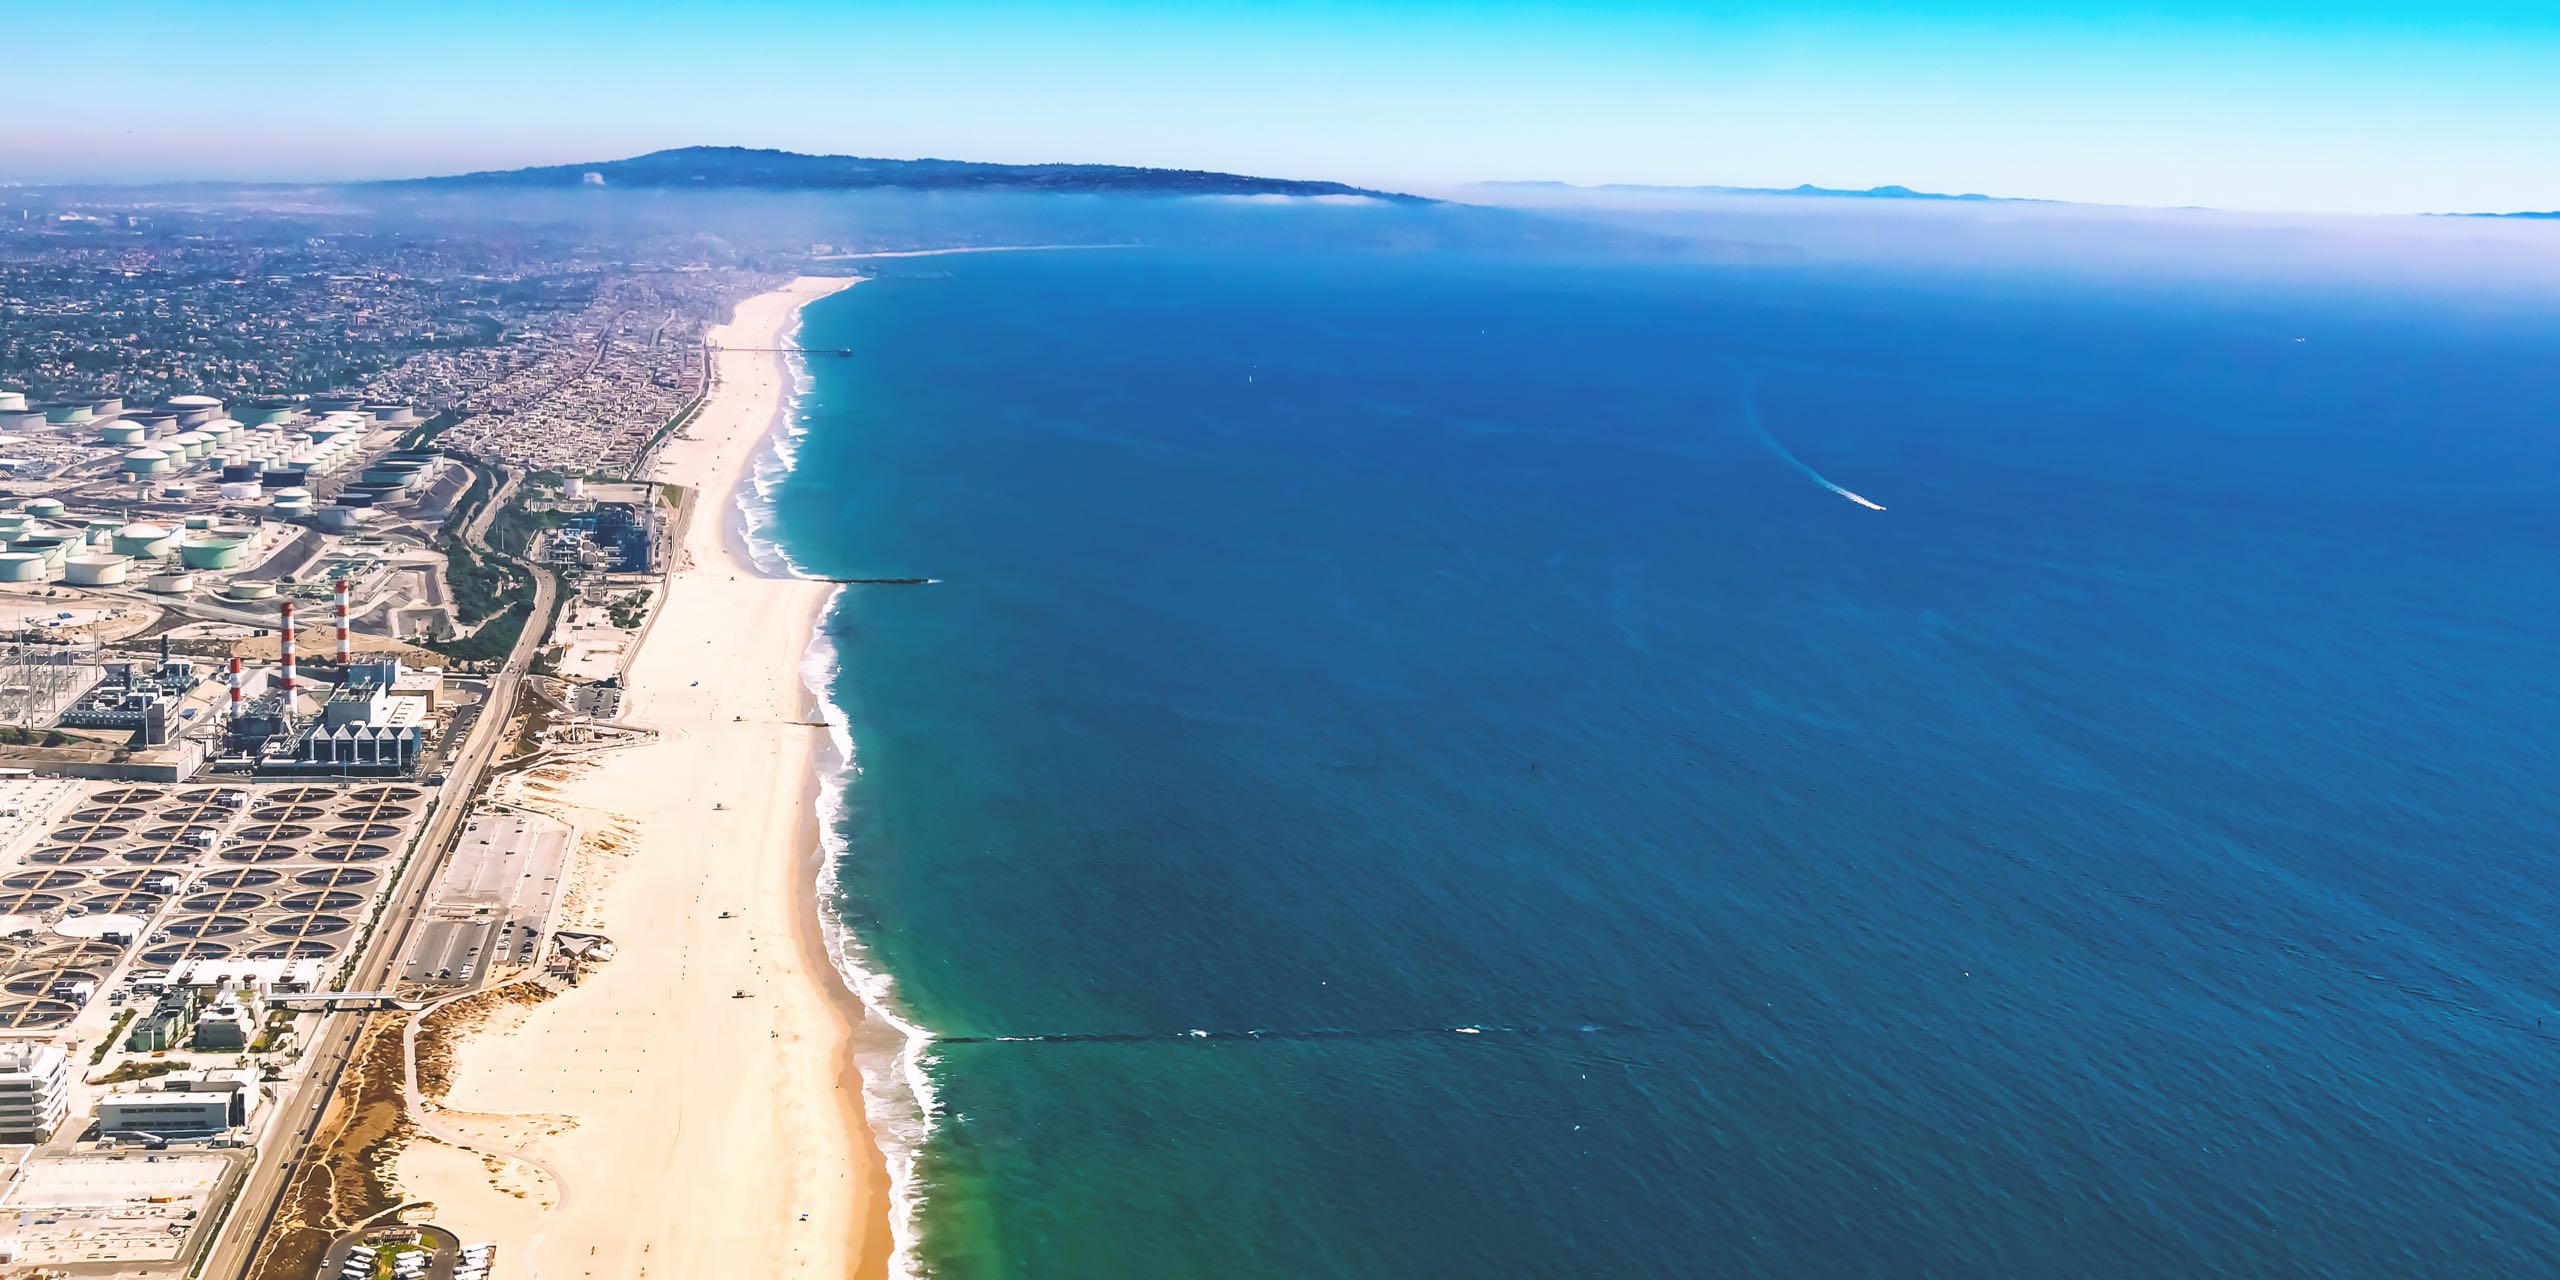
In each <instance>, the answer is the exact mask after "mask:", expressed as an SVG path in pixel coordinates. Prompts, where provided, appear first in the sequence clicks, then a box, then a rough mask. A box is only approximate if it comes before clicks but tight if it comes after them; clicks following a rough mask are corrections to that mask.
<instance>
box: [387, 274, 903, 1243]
mask: <svg viewBox="0 0 2560 1280" xmlns="http://www.w3.org/2000/svg"><path fill="white" fill-rule="evenodd" d="M847 283H848V282H847V281H843V280H819V279H802V280H799V281H795V282H794V283H792V284H791V285H790V286H788V287H786V288H784V289H781V290H777V291H775V292H772V293H768V294H765V295H762V296H760V297H757V298H754V299H752V300H749V301H748V302H746V303H744V304H742V305H741V306H740V307H739V309H738V313H737V315H736V317H735V318H734V319H733V321H732V322H731V323H730V324H729V325H727V326H726V327H724V328H722V329H720V330H716V331H714V334H713V341H714V342H716V343H718V344H720V345H721V346H723V347H771V346H774V345H776V343H777V342H778V340H779V339H780V338H781V337H782V335H783V334H784V333H785V332H786V331H787V330H788V329H789V328H790V326H791V324H792V323H793V320H794V317H795V315H796V313H797V312H798V310H799V308H800V307H801V305H802V304H804V303H806V302H808V301H809V300H811V299H812V298H816V297H819V296H822V295H824V294H826V293H828V292H832V291H833V290H835V289H838V288H842V287H844V286H845V285H846V284H847ZM718 361H719V368H718V371H717V378H716V382H715V385H714V388H713V391H712V393H711V395H710V397H709V399H708V401H707V402H706V404H705V406H704V408H703V411H702V412H701V414H700V415H699V416H698V417H697V418H696V419H695V421H694V422H693V423H692V424H691V425H690V427H689V428H688V429H687V431H686V432H685V436H684V438H682V439H679V440H677V441H675V442H674V443H672V444H671V445H670V446H669V447H668V449H667V450H666V452H665V454H664V455H663V457H662V459H661V461H660V463H659V466H658V468H657V478H659V479H661V480H665V481H672V482H676V483H683V484H688V485H692V486H694V487H695V488H696V490H697V492H696V496H695V500H694V505H693V514H692V517H691V519H690V521H689V523H688V524H687V526H686V528H685V531H684V534H683V541H682V545H681V550H680V559H679V561H678V564H677V568H676V572H675V574H674V576H673V577H672V579H671V581H670V584H669V587H668V594H667V598H666V601H665V603H664V606H663V608H662V610H661V612H660V613H659V615H658V617H657V619H656V621H655V623H654V624H653V625H652V627H651V629H650V631H649V633H648V636H647V639H646V641H645V642H644V643H643V644H642V646H641V648H640V651H639V653H638V654H637V656H636V657H635V658H634V659H633V662H632V665H631V667H630V671H629V680H630V685H631V689H630V693H629V695H628V700H627V702H626V708H625V714H624V719H626V720H628V721H634V722H637V723H640V724H644V725H647V726H649V727H651V728H654V729H655V730H657V731H658V733H659V735H660V736H659V737H658V739H657V740H656V741H654V742H651V743H648V744H646V745H642V746H638V747H633V748H629V749H624V750H619V751H614V752H608V753H605V754H602V755H600V756H598V757H597V758H596V759H595V761H594V762H593V763H589V764H582V765H576V766H570V767H566V768H546V769H543V770H539V771H536V772H535V773H532V774H528V775H525V776H523V777H519V778H514V779H510V780H508V781H507V782H506V783H505V784H504V785H503V786H502V787H501V788H500V790H499V792H498V795H499V796H500V797H501V798H503V799H506V800H509V801H512V802H514V803H519V804H523V805H525V806H527V807H529V808H537V809H541V810H544V811H546V812H551V813H555V814H557V815H559V816H561V817H563V818H565V819H567V820H568V821H570V822H572V823H575V824H576V825H577V827H578V829H579V836H580V840H579V844H580V849H581V856H580V859H579V862H580V866H579V868H578V869H577V870H576V871H575V872H574V874H573V883H572V887H571V889H570V891H569V893H568V895H567V898H568V901H567V903H566V904H565V905H564V908H563V911H564V915H565V916H566V917H567V918H565V919H563V920H562V921H561V923H562V924H564V925H568V926H571V927H593V928H596V929H600V930H601V931H603V932H605V933H607V934H609V935H610V936H611V937H612V938H613V939H614V940H615V942H616V945H617V948H618V954H617V955H616V956H615V958H614V959H612V960H611V961H610V962H607V963H606V964H604V965H603V966H602V967H601V968H599V969H598V970H596V971H595V972H594V973H593V974H592V975H590V976H589V977H588V978H587V980H586V981H584V982H583V983H582V984H581V985H579V986H577V987H575V988H574V989H571V990H569V991H567V992H565V993H563V994H561V995H559V996H557V997H555V998H552V999H550V1000H548V1001H545V1002H542V1003H540V1004H536V1005H531V1006H528V1007H524V1008H519V1009H508V1010H505V1011H502V1012H501V1013H499V1014H497V1015H495V1016H493V1017H492V1018H491V1019H490V1020H489V1021H488V1022H487V1023H485V1024H484V1025H482V1026H481V1027H480V1028H479V1029H478V1030H477V1031H476V1032H475V1033H473V1034H471V1035H470V1036H468V1037H467V1038H465V1039H463V1040H462V1041H461V1042H460V1044H459V1045H458V1047H457V1048H456V1050H455V1052H454V1056H453V1059H452V1065H451V1073H452V1074H451V1085H450V1088H449V1090H448V1092H447V1093H446V1095H445V1098H444V1106H445V1109H443V1110H440V1111H438V1112H436V1113H434V1114H433V1116H432V1117H431V1118H432V1119H433V1120H435V1121H436V1122H438V1123H439V1124H442V1125H444V1126H446V1127H447V1128H448V1129H449V1130H450V1131H452V1132H454V1133H457V1134H459V1135H461V1136H463V1137H465V1138H467V1139H468V1140H470V1143H471V1145H472V1146H474V1147H476V1148H478V1150H477V1151H464V1150H459V1149H457V1148H456V1147H454V1146H452V1145H448V1144H444V1143H439V1142H434V1141H427V1140H421V1141H418V1142H415V1143H412V1144H411V1145H410V1147H409V1149H408V1150H407V1151H406V1152H405V1153H404V1154H403V1155H402V1156H401V1158H400V1163H399V1167H398V1171H397V1172H398V1178H399V1181H400V1183H401V1185H402V1188H403V1190H404V1191H405V1192H406V1194H408V1195H410V1196H412V1197H416V1198H423V1199H432V1200H434V1201H436V1202H437V1204H438V1213H437V1221H438V1222H440V1223H442V1224H444V1225H446V1226H448V1227H451V1228H452V1229H454V1230H455V1231H458V1232H460V1233H461V1234H462V1235H463V1237H464V1238H465V1239H489V1240H495V1241H496V1242H497V1243H498V1246H499V1250H500V1253H499V1256H500V1258H501V1259H502V1260H503V1259H505V1258H507V1257H509V1256H513V1257H516V1258H519V1259H521V1258H524V1257H525V1256H526V1254H527V1253H528V1251H529V1252H530V1253H531V1255H532V1263H533V1268H532V1271H533V1274H537V1275H540V1276H542V1277H546V1278H547V1280H558V1278H562V1277H575V1276H605V1277H615V1278H617V1280H619V1278H624V1277H646V1276H661V1277H679V1276H826V1277H844V1276H862V1277H873V1276H884V1275H886V1273H887V1271H888V1259H889V1252H890V1247H891V1241H890V1233H889V1221H888V1205H887V1196H886V1182H887V1178H886V1172H885V1168H884V1165H883V1161H882V1157H881V1155H880V1152H879V1150H878V1148H877V1147H876V1145H875V1144H874V1143H873V1141H872V1137H871V1133H870V1131H869V1129H868V1127H867V1125H866V1123H865V1120H864V1116H863V1109H862V1090H861V1086H860V1082H859V1080H858V1078H857V1076H856V1073H855V1069H854V1065H853V1064H854V1057H853V1052H852V1037H853V1036H854V1035H855V1034H856V1031H855V1028H856V1026H857V1025H858V1022H859V1019H860V1017H861V1012H862V1011H861V1006H860V1004H859V1002H858V1001H857V1000H855V998H854V997H853V996H852V995H851V994H850V993H849V992H847V991H846V990H845V988H844V986H843V983H842V982H841V981H840V980H839V978H838V977H837V974H836V972H835V970H834V967H833V965H832V964H831V962H830V961H829V959H828V956H827V953H826V947H825V941H824V938H823V935H822V934H821V932H820V927H819V922H818V914H817V913H818V910H819V905H818V902H817V900H816V890H815V888H814V885H815V881H816V877H817V875H818V871H819V867H818V860H819V857H820V855H819V843H818V832H817V827H816V819H815V796H816V790H815V788H816V781H817V779H816V767H817V765H818V763H819V757H820V753H821V752H823V751H825V750H826V749H827V737H826V731H825V729H824V728H823V727H821V726H820V725H819V724H818V723H817V721H818V717H817V715H816V714H814V712H813V710H812V707H811V701H810V698H809V695H808V693H807V692H806V690H805V689H804V688H803V687H802V684H801V663H802V660H803V658H804V655H805V653H806V650H807V647H808V644H809V639H810V636H811V632H812V628H813V627H814V626H815V624H816V622H817V619H818V616H819V613H820V610H821V609H822V608H823V607H824V605H825V603H826V600H827V597H828V594H829V592H830V590H831V588H830V587H828V586H827V585H826V584H823V583H816V582H802V581H793V580H783V579H776V578H771V577H766V576H764V575H762V574H761V573H759V572H758V571H757V570H756V569H755V568H754V567H753V566H752V565H751V564H749V563H746V561H745V559H744V556H743V554H742V551H741V549H740V548H739V547H738V546H737V545H736V542H737V540H736V538H735V537H734V536H733V533H732V526H733V524H734V523H735V519H736V517H735V514H734V513H735V510H736V507H735V493H736V490H737V487H738V486H739V484H741V483H742V482H743V481H745V480H746V479H747V478H748V477H749V476H750V475H751V469H752V467H753V464H754V461H755V459H756V458H757V456H758V455H759V454H761V453H762V451H763V450H764V449H765V447H766V445H767V443H768V441H769V438H770V436H771V434H772V432H773V430H774V428H775V426H776V423H777V421H778V417H779V415H780V413H781V409H782V404H783V401H784V397H785V396H786V394H787V393H788V391H789V388H790V381H789V377H790V375H789V373H788V371H787V370H786V369H785V368H784V367H783V364H782V358H781V357H780V356H778V355H776V354H774V353H772V352H769V351H732V352H724V353H723V354H722V355H720V356H719V357H718ZM491 1152H508V1153H514V1154H518V1155H521V1156H523V1157H525V1158H526V1159H523V1160H500V1159H492V1158H490V1157H489V1155H488V1154H487V1153H491ZM509 1270H510V1271H512V1270H513V1269H512V1268H509Z"/></svg>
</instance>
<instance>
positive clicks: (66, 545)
mask: <svg viewBox="0 0 2560 1280" xmlns="http://www.w3.org/2000/svg"><path fill="white" fill-rule="evenodd" d="M72 545H73V544H72V541H71V539H69V538H60V537H54V536H52V535H50V534H47V535H45V536H42V537H28V538H19V539H17V540H15V541H13V542H11V543H10V544H9V549H10V550H11V551H14V552H17V553H18V554H20V555H30V556H35V557H37V558H39V559H41V560H43V561H44V562H45V563H46V564H47V565H50V566H52V567H54V568H57V569H58V568H60V567H62V562H63V561H65V560H68V559H70V558H71V548H72Z"/></svg>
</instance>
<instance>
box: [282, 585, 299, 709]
mask: <svg viewBox="0 0 2560 1280" xmlns="http://www.w3.org/2000/svg"><path fill="white" fill-rule="evenodd" d="M301 687H302V682H301V681H299V680H296V679H294V676H293V602H292V601H291V600H287V601H285V602H284V696H285V697H286V698H287V699H288V700H290V699H291V698H292V697H293V695H294V694H295V692H297V691H298V690H300V689H301Z"/></svg>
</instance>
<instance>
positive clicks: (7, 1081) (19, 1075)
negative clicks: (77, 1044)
mask: <svg viewBox="0 0 2560 1280" xmlns="http://www.w3.org/2000/svg"><path fill="white" fill-rule="evenodd" d="M70 1084H71V1055H69V1054H67V1053H64V1052H63V1051H62V1048H61V1046H59V1045H52V1044H40V1043H37V1042H35V1041H32V1040H19V1041H12V1042H9V1043H6V1044H0V1141H7V1142H42V1141H44V1140H45V1139H47V1138H50V1137H52V1136H53V1133H54V1130H56V1129H59V1128H61V1127H62V1119H63V1117H64V1115H66V1114H67V1113H68V1112H69V1111H70V1109H71V1094H70Z"/></svg>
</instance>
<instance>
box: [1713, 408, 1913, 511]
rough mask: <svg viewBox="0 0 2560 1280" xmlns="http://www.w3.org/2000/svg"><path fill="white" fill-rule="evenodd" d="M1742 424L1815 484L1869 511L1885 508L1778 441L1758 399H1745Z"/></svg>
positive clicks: (1770, 450)
mask: <svg viewBox="0 0 2560 1280" xmlns="http://www.w3.org/2000/svg"><path fill="white" fill-rule="evenodd" d="M1742 425H1744V426H1746V427H1749V428H1751V434H1753V435H1755V436H1758V437H1760V443H1762V444H1765V445H1767V446H1769V452H1771V453H1774V454H1776V455H1778V456H1779V457H1780V458H1783V459H1785V460H1786V464H1787V465H1788V466H1791V467H1794V468H1795V469H1796V470H1798V471H1801V472H1803V473H1804V474H1805V478H1806V479H1809V480H1811V481H1813V482H1814V483H1815V484H1818V485H1821V486H1822V487H1823V488H1825V489H1829V490H1830V491H1832V492H1833V493H1836V494H1839V495H1840V496H1841V497H1843V498H1847V499H1848V500H1849V501H1851V502H1854V503H1857V504H1858V505H1859V506H1862V507H1865V508H1866V509H1867V510H1869V511H1882V510H1884V504H1883V503H1881V502H1873V501H1870V500H1868V499H1867V498H1865V497H1863V496H1861V495H1858V494H1854V493H1851V492H1849V491H1848V490H1846V489H1843V488H1841V487H1840V486H1838V485H1836V484H1833V483H1831V478H1830V477H1829V476H1826V475H1824V474H1822V473H1821V472H1819V471H1816V470H1814V469H1813V468H1812V467H1810V466H1807V465H1805V460H1804V459H1802V458H1799V457H1797V456H1796V455H1795V454H1794V452H1793V451H1791V450H1789V449H1788V448H1787V447H1786V446H1785V445H1783V444H1780V443H1778V438H1777V437H1776V436H1773V435H1770V434H1769V429H1768V428H1767V427H1764V426H1762V425H1760V402H1759V401H1758V400H1756V399H1751V398H1747V397H1746V398H1745V399H1744V400H1743V402H1742Z"/></svg>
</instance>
